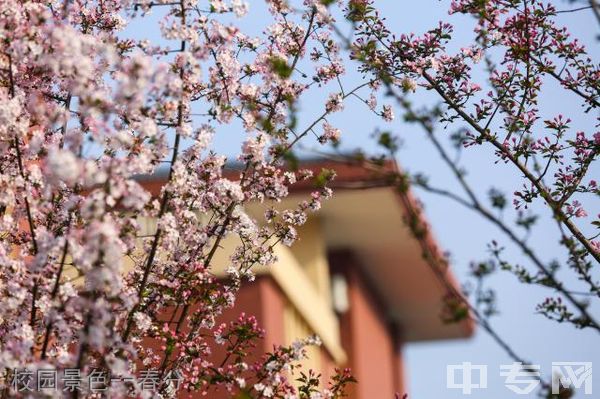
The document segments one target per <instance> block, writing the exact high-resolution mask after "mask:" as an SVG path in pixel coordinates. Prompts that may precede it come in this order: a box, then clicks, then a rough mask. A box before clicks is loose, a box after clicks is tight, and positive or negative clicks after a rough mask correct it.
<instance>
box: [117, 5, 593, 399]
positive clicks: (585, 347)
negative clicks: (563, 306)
mask: <svg viewBox="0 0 600 399" xmlns="http://www.w3.org/2000/svg"><path fill="white" fill-rule="evenodd" d="M556 4H557V7H558V8H559V9H567V8H569V7H572V6H570V5H569V4H568V2H566V1H564V2H562V1H557V2H556ZM376 5H377V6H378V7H379V8H380V10H381V15H383V16H385V17H386V18H387V19H388V25H389V26H390V27H391V29H392V30H393V31H394V32H396V33H408V32H415V33H417V34H419V33H423V32H424V31H426V30H427V29H429V28H430V27H433V26H435V25H436V24H437V22H438V21H440V20H449V21H450V22H452V23H453V24H455V27H456V34H455V38H454V41H453V44H452V47H453V48H460V47H462V46H466V45H468V44H469V40H470V38H471V37H472V26H473V21H471V20H470V19H469V18H466V17H461V16H453V17H449V16H448V14H447V9H448V6H449V1H438V0H419V1H414V0H413V1H406V0H396V1H391V0H388V1H377V2H376ZM265 12H266V11H265V9H264V5H263V2H262V1H251V5H250V14H249V15H248V16H247V17H246V18H245V19H243V20H242V21H241V24H242V28H243V29H244V30H246V29H247V30H248V31H250V32H256V33H258V32H260V31H261V30H262V28H263V27H264V25H263V24H264V23H265V22H266V19H265V18H264V17H263V15H264V13H265ZM560 21H561V22H562V23H564V24H565V25H567V26H569V27H570V31H571V32H572V33H573V35H574V36H575V37H578V38H580V39H581V40H582V41H583V42H584V43H586V44H587V45H588V50H589V52H590V53H591V54H592V57H593V58H595V59H596V60H597V59H598V55H599V53H598V42H596V41H595V36H596V35H597V34H598V33H599V32H600V29H599V27H598V24H597V22H596V20H595V19H594V17H593V15H592V14H591V12H589V11H583V12H577V13H570V14H562V15H561V17H560ZM148 27H149V25H148V24H147V23H144V24H139V23H134V24H133V25H132V26H130V27H129V28H128V30H127V32H126V33H127V34H131V35H133V36H135V37H138V38H139V37H147V38H150V39H152V38H154V39H155V38H156V37H157V34H156V32H153V31H152V30H150V29H149V28H148ZM154 28H155V26H153V27H152V29H154ZM349 69H351V67H350V66H349ZM358 81H359V76H358V75H357V74H355V73H350V74H349V76H348V77H347V79H345V80H344V82H345V86H346V88H351V87H353V84H352V83H355V84H354V85H356V82H358ZM346 82H347V83H346ZM337 90H338V89H337V88H336V87H335V86H332V87H325V88H323V89H322V90H320V91H319V92H318V93H313V94H311V95H310V97H309V98H306V99H304V100H303V101H302V102H301V103H300V109H301V113H300V127H302V126H305V125H308V124H309V123H310V122H311V121H312V120H314V119H315V117H316V116H317V115H319V114H320V113H321V112H322V109H321V107H322V104H323V102H322V101H320V100H321V99H324V98H325V97H326V96H327V95H328V94H329V93H330V92H333V91H337ZM414 100H415V101H416V102H417V103H419V102H421V103H429V104H431V101H432V100H433V97H431V96H430V94H428V93H417V94H415V96H414ZM383 103H386V101H385V99H381V103H380V104H383ZM579 105H580V102H579V101H578V99H577V98H575V97H569V96H565V95H564V93H563V92H562V91H561V90H559V89H556V88H554V87H552V86H549V89H548V91H547V92H546V94H545V95H544V96H542V98H541V99H540V108H541V109H542V110H544V113H545V116H547V117H553V116H555V115H556V114H558V113H563V114H565V115H567V116H573V117H574V118H573V119H574V122H573V125H574V127H576V128H577V129H580V130H584V131H586V132H588V133H590V132H592V130H593V129H594V120H593V116H590V115H587V116H584V115H583V114H582V113H581V111H580V107H579ZM397 114H398V111H397ZM357 115H360V116H357ZM329 122H330V123H332V124H333V125H334V126H336V127H338V128H340V129H341V130H342V132H343V136H342V137H343V140H344V145H343V149H344V150H352V149H355V148H362V149H366V150H374V148H375V146H374V144H373V140H372V139H371V138H370V133H371V132H372V131H373V130H374V128H376V127H381V128H383V129H388V130H391V131H392V132H394V133H397V134H398V135H399V136H400V137H401V139H402V141H403V143H404V144H403V146H402V148H401V150H400V153H399V156H398V159H399V161H400V163H401V164H402V166H403V168H404V169H406V170H409V171H411V172H417V171H422V172H425V173H426V174H427V175H429V176H430V177H431V183H432V184H434V185H437V186H442V187H447V188H452V187H455V185H454V183H453V181H452V176H451V174H450V173H449V171H448V170H447V168H446V166H445V165H444V164H443V162H442V161H441V160H440V159H439V157H438V156H437V153H436V152H435V150H434V149H433V147H432V146H431V145H430V144H429V143H428V142H427V140H426V138H425V135H424V133H423V132H422V131H420V130H419V128H418V127H417V126H412V125H407V124H405V123H403V122H402V121H401V120H400V118H398V119H396V121H395V122H392V123H389V124H388V123H384V122H382V121H381V120H380V118H376V117H374V116H372V115H369V113H368V111H367V110H366V108H365V106H364V104H361V103H360V102H359V101H353V100H352V99H350V100H349V101H348V103H347V104H346V107H345V110H344V112H341V113H339V114H336V115H334V116H333V117H331V118H329ZM243 137H244V134H243V133H242V129H240V127H239V126H236V125H232V126H230V127H227V128H224V129H221V130H219V131H218V132H217V135H216V143H215V149H217V150H218V151H220V152H225V153H228V154H235V153H236V151H237V149H238V148H239V147H238V143H240V142H241V141H242V140H243ZM304 146H305V147H306V148H313V147H315V148H316V142H315V141H314V140H313V141H310V140H309V141H308V142H306V143H305V144H304ZM461 159H462V162H463V165H464V166H465V167H466V168H467V169H468V170H469V175H468V179H469V181H470V182H471V183H472V184H473V186H474V187H475V189H476V191H477V192H478V193H479V194H480V195H481V197H482V198H483V199H485V198H486V196H485V195H486V192H487V191H488V189H489V188H490V187H491V185H495V186H497V187H500V188H501V189H502V190H503V191H504V192H505V193H511V192H513V191H515V190H516V189H518V188H519V186H520V184H521V179H520V177H519V176H518V175H517V174H515V172H514V170H513V169H512V167H510V166H508V165H502V164H494V163H493V161H494V158H493V155H492V152H491V149H490V148H489V147H488V148H486V147H481V148H476V149H475V150H468V151H465V152H464V153H463V155H462V158H461ZM590 174H591V175H592V176H593V175H595V176H600V170H599V169H598V168H597V167H596V168H595V169H593V170H591V172H590ZM417 194H418V196H419V198H420V199H421V200H422V201H423V202H424V204H425V211H426V215H427V217H428V219H429V220H430V222H431V224H432V225H433V230H434V234H435V236H436V237H437V240H438V241H439V243H440V245H441V246H442V247H443V248H444V249H446V250H449V251H450V252H451V254H452V264H453V269H454V272H455V274H456V275H457V276H458V277H459V279H460V280H461V281H463V282H464V281H466V279H467V273H468V265H469V262H470V261H471V260H481V259H485V258H487V253H486V246H487V244H488V243H489V242H490V241H491V240H492V239H497V240H498V241H499V242H500V243H502V244H505V243H507V240H506V239H505V238H504V237H503V236H502V235H501V233H500V232H499V231H497V230H496V229H495V228H494V227H492V226H491V225H490V224H488V223H487V222H485V221H483V220H482V219H480V218H479V217H477V216H475V215H474V214H472V213H470V211H468V210H465V209H463V208H460V206H459V205H455V204H453V203H451V202H448V200H446V199H443V198H440V197H436V196H433V195H430V194H427V193H423V192H418V191H417ZM599 212H600V204H598V201H597V200H596V203H595V204H594V205H593V206H591V207H590V208H588V213H590V215H597V214H598V213H599ZM545 216H548V215H545ZM530 243H531V244H532V245H533V246H534V247H535V248H537V249H538V252H539V253H540V255H541V257H542V259H544V260H545V261H550V260H552V259H553V258H559V259H560V257H561V254H562V253H561V251H560V249H559V248H558V245H557V231H556V227H555V225H554V224H553V223H542V224H540V225H539V226H537V227H535V228H534V230H533V233H532V235H531V237H530ZM507 247H508V256H509V259H512V260H519V259H522V256H521V254H520V253H519V251H517V250H515V249H514V248H511V247H510V246H509V245H507ZM567 281H568V282H572V281H570V280H567ZM491 282H492V283H493V286H494V288H495V289H496V291H497V293H498V307H499V310H500V312H501V313H500V315H499V316H497V317H496V318H494V320H493V325H494V326H495V328H496V329H497V331H498V332H499V333H500V335H501V336H502V337H503V338H505V339H506V340H507V341H508V342H509V343H510V344H511V345H512V346H513V348H514V349H515V350H516V351H517V352H518V353H519V354H521V356H522V357H524V358H526V359H530V360H531V361H532V362H533V363H534V364H539V365H540V366H541V371H542V374H543V375H545V376H548V375H550V367H551V363H552V362H553V361H591V362H594V363H596V364H600V346H599V345H598V341H597V338H598V336H597V333H595V332H592V331H574V329H573V328H572V327H570V326H566V325H557V324H555V323H553V322H550V321H547V320H545V319H544V318H543V317H542V316H540V315H536V314H535V311H534V309H535V305H536V304H537V303H539V302H541V301H542V300H543V298H545V297H546V296H550V295H551V294H552V292H550V291H548V290H543V289H539V288H535V287H529V286H524V285H522V284H520V283H518V282H517V281H516V279H515V278H514V276H512V275H509V274H506V273H502V272H500V273H498V274H497V275H496V276H495V277H493V279H492V280H491ZM573 283H575V282H573ZM593 314H594V315H596V317H598V318H600V309H599V308H598V307H595V308H594V309H593ZM405 360H406V369H407V371H408V375H407V378H408V383H409V393H410V396H409V398H415V399H417V398H418V399H423V398H436V397H443V398H445V399H454V398H462V397H464V396H463V394H462V393H461V392H460V391H459V390H449V389H447V388H446V366H447V365H449V364H458V363H462V362H472V363H476V364H486V365H488V380H489V381H488V385H489V387H488V388H487V389H485V390H475V391H474V392H473V394H472V395H470V396H469V397H472V398H486V399H489V398H500V397H502V398H511V397H516V398H519V397H523V396H522V395H521V396H519V395H515V394H513V393H512V392H510V391H509V390H507V389H506V388H505V387H504V385H503V379H502V378H501V377H500V375H499V367H500V365H501V364H508V363H510V362H511V360H510V359H509V357H508V356H507V355H506V354H505V353H504V352H503V351H502V350H501V349H500V348H499V347H498V346H497V345H496V344H495V343H494V342H493V341H492V340H491V339H490V338H489V337H488V335H486V333H485V332H483V331H481V330H479V331H477V333H476V334H475V336H474V337H473V338H472V339H469V340H464V341H445V342H436V343H432V342H426V343H419V344H408V345H406V346H405ZM594 384H595V385H596V390H600V372H596V376H595V377H594ZM533 396H534V394H532V397H533ZM576 397H577V398H585V397H590V396H585V395H583V394H582V392H578V393H577V395H576Z"/></svg>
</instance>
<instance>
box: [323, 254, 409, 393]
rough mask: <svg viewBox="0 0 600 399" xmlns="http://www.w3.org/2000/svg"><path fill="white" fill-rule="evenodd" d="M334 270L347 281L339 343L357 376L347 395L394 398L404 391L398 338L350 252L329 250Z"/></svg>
mask: <svg viewBox="0 0 600 399" xmlns="http://www.w3.org/2000/svg"><path fill="white" fill-rule="evenodd" d="M330 263H331V266H332V269H333V270H334V272H335V273H341V274H343V275H344V276H345V277H346V281H347V283H348V300H349V304H350V307H349V309H348V311H347V312H346V313H344V314H343V315H341V316H340V323H341V324H340V327H341V334H342V345H343V347H344V349H345V350H346V353H347V354H348V360H349V365H348V366H349V367H350V368H351V369H352V373H353V375H354V376H355V377H356V379H357V380H358V384H356V385H355V386H354V387H353V390H352V394H351V396H350V397H351V398H353V399H370V398H394V394H395V393H400V394H401V395H402V394H403V393H404V389H405V388H404V382H403V375H402V374H403V370H402V359H401V354H400V348H399V344H398V342H397V341H398V340H397V339H396V338H395V336H396V335H397V334H395V333H394V331H393V330H392V328H391V326H390V325H389V324H388V323H387V321H386V319H385V317H384V314H385V313H384V312H385V311H384V308H383V306H382V305H381V302H380V301H378V299H377V297H376V295H375V293H374V292H373V290H371V289H370V287H369V285H368V284H367V282H366V281H367V280H366V279H365V278H364V276H363V275H362V273H361V271H360V268H359V265H358V262H357V260H356V259H355V258H354V256H353V255H352V253H351V252H336V253H332V254H330Z"/></svg>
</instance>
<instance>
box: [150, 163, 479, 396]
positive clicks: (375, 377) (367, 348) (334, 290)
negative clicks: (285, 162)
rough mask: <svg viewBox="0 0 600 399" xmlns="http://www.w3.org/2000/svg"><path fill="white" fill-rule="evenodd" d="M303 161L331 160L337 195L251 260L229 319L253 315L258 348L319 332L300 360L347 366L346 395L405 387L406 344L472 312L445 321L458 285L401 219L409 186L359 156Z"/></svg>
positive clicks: (317, 166) (447, 330)
mask: <svg viewBox="0 0 600 399" xmlns="http://www.w3.org/2000/svg"><path fill="white" fill-rule="evenodd" d="M302 167H307V168H311V169H314V170H316V171H319V170H321V168H323V167H325V168H330V169H334V170H336V172H337V178H336V179H335V184H334V185H333V188H334V189H335V194H334V197H333V198H332V199H331V200H329V201H326V202H325V203H324V205H323V208H322V209H321V210H320V211H319V212H318V213H317V214H316V217H313V218H312V219H310V220H309V222H308V223H307V224H306V225H304V226H303V227H302V228H300V229H299V231H298V233H299V237H300V240H299V241H298V242H297V243H296V244H294V245H293V246H292V247H291V248H287V247H284V246H282V245H281V246H278V247H277V249H276V251H277V256H278V262H277V263H276V264H275V265H273V266H270V267H268V268H259V269H257V270H256V272H257V274H258V276H257V279H256V281H255V282H254V283H251V284H247V285H245V286H243V287H242V288H241V290H240V292H239V296H238V300H237V305H236V307H235V308H234V309H232V310H231V311H229V312H228V313H227V314H226V315H225V319H227V318H234V317H237V316H238V315H239V313H240V312H242V311H244V312H246V313H248V314H252V315H255V316H256V317H257V318H258V321H259V323H260V324H261V325H262V327H263V328H265V329H266V332H267V335H266V337H265V339H264V340H263V341H262V342H261V347H259V348H258V352H263V353H264V352H266V351H269V350H271V349H272V347H273V345H275V344H289V343H291V342H292V341H294V340H295V339H297V338H304V337H306V336H307V335H310V334H317V335H318V336H319V337H320V338H321V340H322V342H323V345H322V347H321V348H315V349H313V351H312V353H310V359H309V360H308V364H306V366H308V367H311V368H313V369H315V370H317V371H319V372H320V373H322V375H323V376H324V377H327V376H328V375H330V374H331V372H332V371H333V369H334V368H335V367H350V368H351V369H352V373H353V375H354V376H355V377H356V378H357V380H358V381H359V383H358V384H355V385H354V386H353V387H352V388H351V389H352V391H351V392H350V398H353V399H371V398H393V397H394V394H395V393H396V392H398V393H400V394H403V393H404V392H406V391H407V387H406V383H405V381H404V364H403V360H402V347H403V345H405V344H407V343H410V342H417V341H427V340H441V339H450V338H466V337H468V336H470V335H471V334H472V332H473V325H472V324H471V323H470V322H468V321H463V322H460V323H455V324H446V323H444V322H443V321H442V317H441V314H442V308H443V301H442V298H444V297H445V296H446V295H447V293H448V285H450V286H451V287H452V288H454V289H456V287H457V285H456V283H455V281H454V279H453V277H452V275H451V272H450V271H449V270H443V271H441V270H436V269H435V266H432V265H431V264H429V263H428V261H427V260H426V259H428V258H431V254H435V253H436V251H438V250H437V248H436V246H435V242H434V240H433V239H432V238H431V236H430V234H429V233H428V232H425V236H424V237H423V239H422V240H416V239H415V238H414V236H413V234H412V233H411V231H410V229H409V228H408V227H407V224H406V223H405V217H406V215H407V214H409V213H410V209H411V205H412V204H413V201H414V200H413V199H412V197H411V195H410V193H408V194H401V193H400V192H399V191H398V190H397V189H396V188H394V187H391V186H390V185H386V184H383V183H384V182H383V181H382V179H381V176H379V177H378V176H377V175H375V174H373V173H372V172H369V171H368V170H366V169H365V168H363V167H361V166H356V165H350V164H346V163H333V162H331V161H328V162H309V163H306V164H303V165H302ZM165 179H166V177H165V176H162V177H161V176H155V177H152V178H149V179H148V180H144V183H143V184H144V186H145V187H146V188H147V189H148V190H150V191H151V192H152V193H154V194H158V193H159V191H160V188H161V187H162V185H163V184H164V183H165ZM311 188H312V187H310V186H309V184H307V183H300V184H297V185H296V186H295V188H294V190H295V191H293V192H291V194H290V196H289V197H288V198H287V199H286V200H285V201H284V202H283V203H281V204H279V205H280V206H281V207H282V208H285V207H286V206H287V207H293V205H294V204H296V203H297V202H298V201H299V200H301V198H303V197H305V196H306V194H307V193H308V192H309V190H310V189H311ZM262 210H263V208H262V207H261V205H260V204H256V205H252V206H250V207H249V208H248V211H249V213H250V214H254V215H256V216H257V219H260V217H259V215H260V214H261V213H262ZM421 222H423V221H422V220H421ZM147 228H148V229H149V230H152V229H153V226H148V227H147ZM228 246H229V247H233V243H229V244H227V243H225V244H224V250H223V251H220V253H219V254H218V256H217V257H216V258H214V262H213V265H214V267H215V270H216V273H219V272H223V270H219V268H224V267H225V265H227V263H228V262H227V257H228V251H227V247H228ZM424 255H425V256H424ZM223 275H224V272H223Z"/></svg>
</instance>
